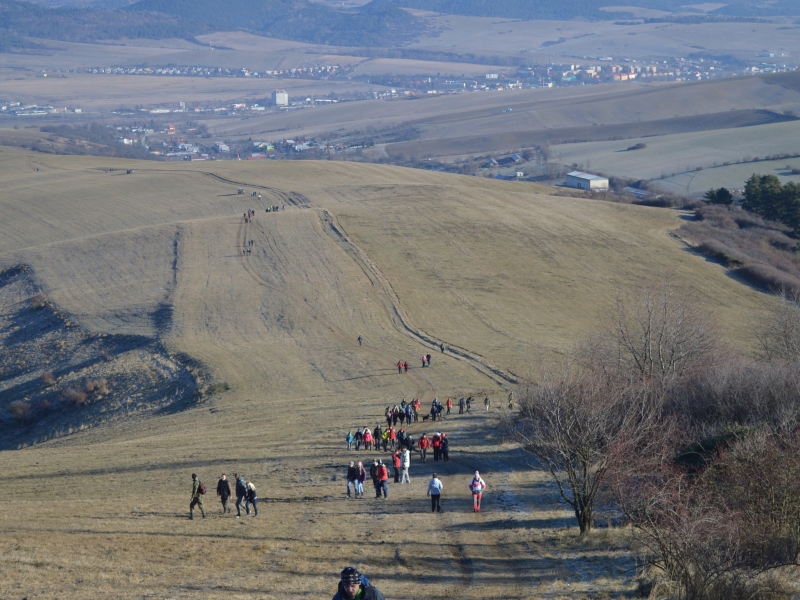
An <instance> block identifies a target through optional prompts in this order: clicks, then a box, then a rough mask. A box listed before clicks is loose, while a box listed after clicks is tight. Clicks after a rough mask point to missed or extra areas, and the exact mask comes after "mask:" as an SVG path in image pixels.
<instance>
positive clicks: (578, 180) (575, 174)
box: [567, 171, 608, 192]
mask: <svg viewBox="0 0 800 600" xmlns="http://www.w3.org/2000/svg"><path fill="white" fill-rule="evenodd" d="M567 187H572V188H578V189H579V190H590V191H594V192H607V191H608V179H606V178H605V177H600V176H599V175H592V174H591V173H584V172H583V171H572V172H571V173H567Z"/></svg>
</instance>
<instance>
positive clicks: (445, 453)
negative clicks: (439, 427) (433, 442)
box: [441, 433, 450, 462]
mask: <svg viewBox="0 0 800 600" xmlns="http://www.w3.org/2000/svg"><path fill="white" fill-rule="evenodd" d="M441 452H442V460H443V461H444V462H448V461H449V460H450V438H449V437H447V434H446V433H443V434H442V451H441Z"/></svg>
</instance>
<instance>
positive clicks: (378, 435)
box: [372, 425, 383, 450]
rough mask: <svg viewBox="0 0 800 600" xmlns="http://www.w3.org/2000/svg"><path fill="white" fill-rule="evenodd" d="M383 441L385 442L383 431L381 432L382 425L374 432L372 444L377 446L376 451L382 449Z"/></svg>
mask: <svg viewBox="0 0 800 600" xmlns="http://www.w3.org/2000/svg"><path fill="white" fill-rule="evenodd" d="M382 441H383V431H381V426H380V425H376V426H375V429H374V431H373V432H372V443H373V444H375V450H380V449H381V442H382Z"/></svg>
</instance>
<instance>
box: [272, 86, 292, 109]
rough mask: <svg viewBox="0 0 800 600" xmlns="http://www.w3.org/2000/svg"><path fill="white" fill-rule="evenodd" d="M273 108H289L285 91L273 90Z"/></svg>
mask: <svg viewBox="0 0 800 600" xmlns="http://www.w3.org/2000/svg"><path fill="white" fill-rule="evenodd" d="M272 105H273V106H289V94H287V93H286V90H275V91H274V92H272Z"/></svg>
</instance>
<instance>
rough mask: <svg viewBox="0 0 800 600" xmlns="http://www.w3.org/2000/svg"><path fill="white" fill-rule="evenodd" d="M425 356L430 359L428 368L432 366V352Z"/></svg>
mask: <svg viewBox="0 0 800 600" xmlns="http://www.w3.org/2000/svg"><path fill="white" fill-rule="evenodd" d="M425 358H427V359H428V368H430V366H431V353H430V352H428V354H427V356H426V357H425Z"/></svg>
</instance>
